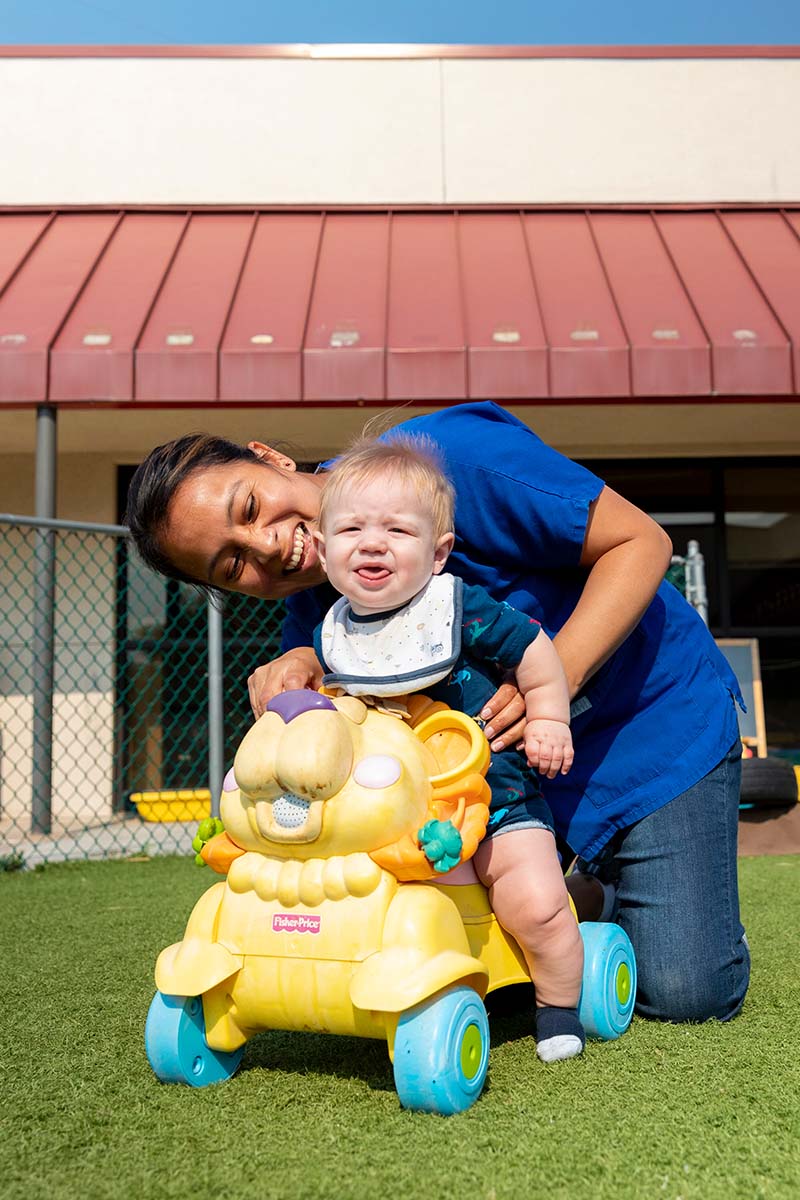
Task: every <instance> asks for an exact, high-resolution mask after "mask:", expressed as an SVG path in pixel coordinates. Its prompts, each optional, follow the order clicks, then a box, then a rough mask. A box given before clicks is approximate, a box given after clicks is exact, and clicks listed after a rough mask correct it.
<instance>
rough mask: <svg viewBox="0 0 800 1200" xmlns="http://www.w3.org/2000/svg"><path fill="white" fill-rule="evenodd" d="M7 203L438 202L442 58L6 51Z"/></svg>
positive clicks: (1, 77) (2, 198)
mask: <svg viewBox="0 0 800 1200" xmlns="http://www.w3.org/2000/svg"><path fill="white" fill-rule="evenodd" d="M0 137H2V145H3V164H2V171H0V204H53V205H56V204H105V203H111V204H118V203H119V204H172V203H174V204H214V203H224V204H282V203H297V204H302V203H309V204H319V203H322V202H324V203H327V204H348V203H358V202H362V201H374V202H376V203H383V202H391V201H394V202H404V201H422V202H426V203H432V202H438V201H440V200H441V197H442V193H443V183H442V163H441V120H440V68H439V63H438V62H436V61H422V62H416V61H403V62H395V63H385V62H313V61H296V60H292V59H256V60H241V59H213V58H208V59H102V58H88V59H73V58H54V59H46V58H41V59H38V58H36V59H2V58H0Z"/></svg>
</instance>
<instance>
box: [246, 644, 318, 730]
mask: <svg viewBox="0 0 800 1200" xmlns="http://www.w3.org/2000/svg"><path fill="white" fill-rule="evenodd" d="M322 676H323V670H322V666H321V665H320V661H319V659H318V658H317V656H316V654H315V653H314V651H313V650H312V649H311V647H310V646H297V647H296V648H295V649H294V650H288V651H287V652H286V654H282V655H281V656H280V658H275V659H273V660H272V662H269V663H265V665H264V666H263V667H257V668H256V670H255V671H254V672H253V674H252V675H251V676H250V678H249V679H248V681H247V691H248V693H249V695H250V707H251V708H252V710H253V716H254V717H255V718H256V720H258V718H259V717H260V716H261V715H262V713H264V712H266V708H267V705H268V704H269V702H270V700H271V699H272V697H273V696H277V695H278V694H279V693H280V692H290V691H293V690H294V689H295V688H313V690H314V691H317V690H318V689H319V686H320V684H321V683H322Z"/></svg>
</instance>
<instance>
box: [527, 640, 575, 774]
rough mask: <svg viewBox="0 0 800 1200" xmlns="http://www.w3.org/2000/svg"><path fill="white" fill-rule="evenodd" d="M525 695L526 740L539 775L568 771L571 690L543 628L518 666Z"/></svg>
mask: <svg viewBox="0 0 800 1200" xmlns="http://www.w3.org/2000/svg"><path fill="white" fill-rule="evenodd" d="M516 676H517V683H518V685H519V690H520V691H521V692H522V694H523V696H524V697H525V734H524V744H525V753H526V755H527V758H528V762H529V763H530V765H531V766H532V767H534V768H535V769H536V770H537V771H538V772H539V773H540V775H544V776H546V778H547V779H554V778H555V776H556V775H558V774H559V773H560V774H562V775H566V773H567V771H569V769H570V767H571V766H572V760H573V757H574V753H573V749H572V734H571V733H570V729H569V690H568V686H567V677H566V675H565V674H564V668H563V667H562V665H561V660H560V658H559V657H558V652H557V651H556V648H555V646H554V645H553V643H552V642H551V641H550V638H549V637H548V636H547V634H546V633H545V632H544V630H541V631H540V632H539V635H538V637H536V638H535V639H534V640H533V641H532V642H531V643H530V645H529V646H528V648H527V650H526V651H525V654H524V655H523V657H522V661H521V662H520V664H519V666H518V667H517V670H516Z"/></svg>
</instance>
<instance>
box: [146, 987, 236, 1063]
mask: <svg viewBox="0 0 800 1200" xmlns="http://www.w3.org/2000/svg"><path fill="white" fill-rule="evenodd" d="M144 1045H145V1050H146V1051H147V1059H148V1062H149V1063H150V1066H151V1067H152V1068H153V1070H154V1071H155V1073H156V1075H157V1077H158V1078H159V1079H160V1080H161V1081H162V1082H163V1083H188V1084H189V1085H190V1086H191V1087H208V1085H209V1084H210V1083H221V1082H222V1080H223V1079H230V1077H231V1075H233V1074H234V1073H235V1071H236V1069H237V1067H238V1066H239V1063H240V1062H241V1061H242V1055H243V1054H244V1046H242V1047H240V1048H239V1049H238V1050H233V1051H232V1052H231V1053H229V1054H228V1053H225V1052H224V1051H221V1050H211V1049H209V1047H208V1046H207V1045H206V1025H205V1020H204V1019H203V1001H202V1000H201V999H200V997H199V996H165V995H164V994H163V992H156V994H155V996H154V997H153V1003H152V1004H151V1005H150V1011H149V1012H148V1014H147V1023H146V1025H145V1027H144Z"/></svg>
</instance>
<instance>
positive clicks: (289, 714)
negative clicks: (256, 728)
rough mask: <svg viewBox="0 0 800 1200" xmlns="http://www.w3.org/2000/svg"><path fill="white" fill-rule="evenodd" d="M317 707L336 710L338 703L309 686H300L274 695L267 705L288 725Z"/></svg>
mask: <svg viewBox="0 0 800 1200" xmlns="http://www.w3.org/2000/svg"><path fill="white" fill-rule="evenodd" d="M315 708H322V709H333V711H334V712H336V705H335V704H334V703H333V702H332V701H331V700H330V699H329V698H328V697H327V696H323V695H321V694H320V693H319V692H312V691H311V690H310V689H309V688H298V689H297V690H295V691H291V692H281V693H280V695H278V696H273V698H272V699H271V700H270V702H269V704H268V705H267V712H274V713H277V714H278V716H279V717H281V718H282V719H283V721H284V723H285V724H286V725H288V724H289V722H290V721H293V720H294V719H295V717H299V716H300V714H301V713H305V712H311V711H312V710H313V709H315Z"/></svg>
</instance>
